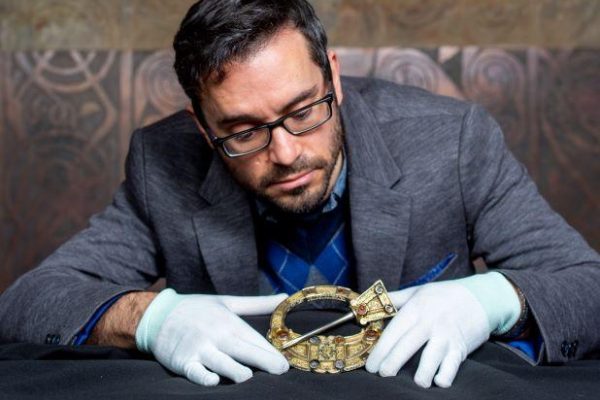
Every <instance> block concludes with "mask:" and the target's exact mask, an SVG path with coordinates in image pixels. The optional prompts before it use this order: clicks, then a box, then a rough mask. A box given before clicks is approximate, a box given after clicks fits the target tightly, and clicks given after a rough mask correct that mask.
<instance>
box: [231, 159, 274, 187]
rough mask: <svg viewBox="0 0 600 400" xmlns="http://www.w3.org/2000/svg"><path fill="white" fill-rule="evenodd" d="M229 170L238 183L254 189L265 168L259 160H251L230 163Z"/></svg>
mask: <svg viewBox="0 0 600 400" xmlns="http://www.w3.org/2000/svg"><path fill="white" fill-rule="evenodd" d="M238 161H242V160H238ZM229 170H230V171H231V173H232V174H233V176H234V177H235V178H236V180H237V181H238V182H240V183H242V184H245V185H247V186H251V187H254V186H256V185H257V183H258V181H259V180H260V178H261V177H262V176H263V175H264V174H265V171H266V167H265V163H264V162H263V161H261V160H259V159H253V160H243V161H242V162H234V163H230V165H229Z"/></svg>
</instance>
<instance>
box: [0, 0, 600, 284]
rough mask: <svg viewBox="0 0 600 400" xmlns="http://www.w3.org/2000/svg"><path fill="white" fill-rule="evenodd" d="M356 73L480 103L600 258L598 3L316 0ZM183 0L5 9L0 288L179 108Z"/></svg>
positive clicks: (8, 5) (106, 197)
mask: <svg viewBox="0 0 600 400" xmlns="http://www.w3.org/2000/svg"><path fill="white" fill-rule="evenodd" d="M312 3H313V4H314V5H315V6H316V8H317V11H318V13H319V15H320V16H321V18H322V20H323V22H324V23H325V25H326V27H327V29H328V32H329V35H330V40H331V42H332V45H334V46H336V48H337V50H338V51H339V53H340V57H341V60H342V70H343V72H345V73H346V74H351V75H363V76H364V75H367V76H376V77H380V78H383V79H389V80H393V81H396V82H401V83H408V84H413V85H417V86H421V87H425V88H427V89H429V90H431V91H435V92H438V93H443V94H446V95H450V96H454V97H458V98H463V99H470V100H473V101H477V102H480V103H482V104H484V105H485V106H486V107H487V108H488V110H489V111H490V112H492V114H493V115H494V116H495V117H496V118H497V119H498V121H499V122H500V124H501V125H502V127H503V129H504V130H505V134H506V138H507V141H508V143H509V145H510V147H511V148H512V149H513V151H514V152H515V154H516V155H517V157H518V158H519V159H520V160H521V161H522V162H523V163H525V164H526V166H527V167H528V169H529V171H530V173H531V175H532V177H533V178H534V180H535V181H536V182H537V184H538V186H539V188H540V191H541V192H542V193H543V195H544V196H545V197H546V198H547V199H548V200H549V202H550V203H551V204H552V206H553V207H554V208H555V209H556V210H557V211H559V212H560V213H561V214H562V215H563V216H565V218H566V219H567V220H568V221H569V222H570V223H571V224H573V225H574V226H575V227H577V229H579V230H580V231H581V232H582V233H583V234H584V236H585V237H586V238H587V240H588V241H589V242H590V243H591V244H592V245H593V246H594V247H595V248H596V249H600V231H599V230H598V228H597V227H598V225H599V222H600V218H599V217H600V212H599V211H600V161H599V160H600V124H599V123H598V122H599V119H600V113H599V112H598V109H599V108H600V91H599V88H600V52H599V50H598V46H599V45H600V1H598V0H552V1H551V0H540V1H535V2H530V1H525V0H523V1H520V0H506V1H492V0H486V1H484V0H429V1H426V0H321V1H319V0H314V1H312ZM189 4H191V1H188V0H170V1H165V0H104V1H101V2H98V1H92V0H45V1H42V0H40V1H35V0H30V1H22V0H0V17H1V19H0V45H1V48H0V50H1V51H0V157H1V158H0V291H2V290H3V289H4V288H6V287H7V286H8V285H9V284H10V283H11V282H13V281H14V279H16V278H17V277H18V276H19V275H20V274H22V273H23V272H25V271H27V270H28V269H30V268H32V267H33V266H35V265H36V264H37V263H38V262H39V261H40V260H41V259H43V258H44V257H45V256H46V255H48V254H49V253H50V252H51V251H52V250H53V249H55V248H56V247H57V246H58V245H59V244H60V243H62V242H63V241H65V240H66V239H68V238H69V237H70V236H71V235H72V234H73V233H74V232H76V231H77V230H79V229H81V228H82V227H84V226H85V225H86V221H87V219H88V217H89V216H90V215H91V214H92V213H94V212H97V211H99V210H101V209H102V208H103V207H104V206H105V205H106V204H107V203H108V202H109V201H110V198H111V195H112V192H113V191H114V189H115V187H116V186H117V185H118V184H119V182H120V181H121V179H122V165H123V160H124V157H125V155H126V152H127V147H128V141H129V137H130V134H131V131H132V129H134V128H135V127H139V126H142V125H144V124H146V123H148V122H151V121H154V120H156V119H157V118H160V117H161V116H164V115H167V114H169V113H171V112H172V111H174V110H177V109H179V108H181V107H182V106H184V105H185V104H186V99H185V97H184V96H183V95H182V94H181V92H180V90H179V88H178V87H177V84H176V82H175V80H174V76H173V74H172V72H171V69H170V65H171V62H172V54H171V52H170V50H169V45H170V41H171V38H172V36H173V33H174V31H175V29H176V27H177V24H178V22H179V20H180V19H181V17H182V15H183V13H184V12H185V10H186V9H187V7H188V6H189Z"/></svg>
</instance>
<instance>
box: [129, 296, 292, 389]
mask: <svg viewBox="0 0 600 400" xmlns="http://www.w3.org/2000/svg"><path fill="white" fill-rule="evenodd" d="M286 297H287V295H286V294H280V295H275V296H260V297H259V296H257V297H248V296H244V297H242V296H239V297H238V296H218V295H201V294H198V295H179V294H177V293H176V292H175V291H174V290H173V289H165V290H163V291H162V292H161V293H160V294H159V295H158V296H157V297H156V298H155V299H154V300H153V301H152V303H150V306H149V307H148V308H147V309H146V311H145V313H144V315H143V316H142V319H141V320H140V323H139V325H138V328H137V330H136V335H135V336H136V345H137V347H138V349H139V350H141V351H144V352H152V353H153V354H154V356H155V357H156V359H157V360H158V361H159V362H160V363H161V364H162V365H163V366H165V367H166V368H167V369H169V370H171V371H172V372H174V373H176V374H178V375H183V376H185V377H187V378H188V379H189V380H190V381H192V382H195V383H197V384H200V385H205V386H213V385H216V384H218V383H219V375H222V376H225V377H228V378H230V379H231V380H233V381H234V382H236V383H239V382H243V381H245V380H248V379H250V378H251V377H252V370H251V369H250V368H248V367H246V366H244V365H242V364H246V365H251V366H254V367H256V368H260V369H262V370H264V371H267V372H269V373H271V374H282V373H284V372H286V371H287V370H288V369H289V364H288V362H287V360H286V359H285V357H283V355H281V353H280V352H278V351H277V350H276V349H275V348H274V347H273V346H271V344H270V343H269V342H267V340H266V339H265V338H264V337H262V336H261V335H260V334H259V333H258V332H256V331H255V330H254V329H252V327H250V325H248V324H247V323H246V322H245V321H243V320H242V319H241V318H240V317H238V315H260V314H268V313H271V312H272V311H273V310H274V309H275V308H276V307H277V305H278V304H279V303H280V302H281V301H283V300H284V299H285V298H286ZM209 370H210V371H209ZM211 371H212V372H211Z"/></svg>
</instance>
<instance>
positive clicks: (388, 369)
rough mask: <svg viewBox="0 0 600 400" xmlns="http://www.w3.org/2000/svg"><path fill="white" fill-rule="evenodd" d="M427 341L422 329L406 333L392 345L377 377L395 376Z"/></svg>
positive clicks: (418, 328)
mask: <svg viewBox="0 0 600 400" xmlns="http://www.w3.org/2000/svg"><path fill="white" fill-rule="evenodd" d="M427 340H429V336H428V335H427V334H426V332H425V330H424V329H421V328H420V327H419V326H417V327H415V328H413V329H411V330H410V331H408V332H407V333H406V334H405V335H404V336H402V337H401V338H400V339H399V340H398V341H397V342H396V344H395V345H394V348H393V349H392V350H391V351H390V353H389V354H388V355H387V357H385V358H384V359H383V361H382V362H381V365H380V366H379V375H381V376H395V375H396V374H397V373H398V371H400V368H402V367H403V366H404V364H406V362H407V361H408V360H409V359H410V358H411V357H412V356H413V355H414V354H415V353H416V352H417V351H418V350H419V349H420V348H421V346H423V345H424V344H425V342H427Z"/></svg>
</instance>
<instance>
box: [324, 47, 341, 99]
mask: <svg viewBox="0 0 600 400" xmlns="http://www.w3.org/2000/svg"><path fill="white" fill-rule="evenodd" d="M327 58H329V65H330V66H331V80H332V81H333V89H334V90H335V97H336V100H337V104H338V106H339V105H340V104H342V100H343V99H344V93H343V91H342V81H341V79H340V63H339V61H338V57H337V53H336V52H335V51H333V50H327Z"/></svg>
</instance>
